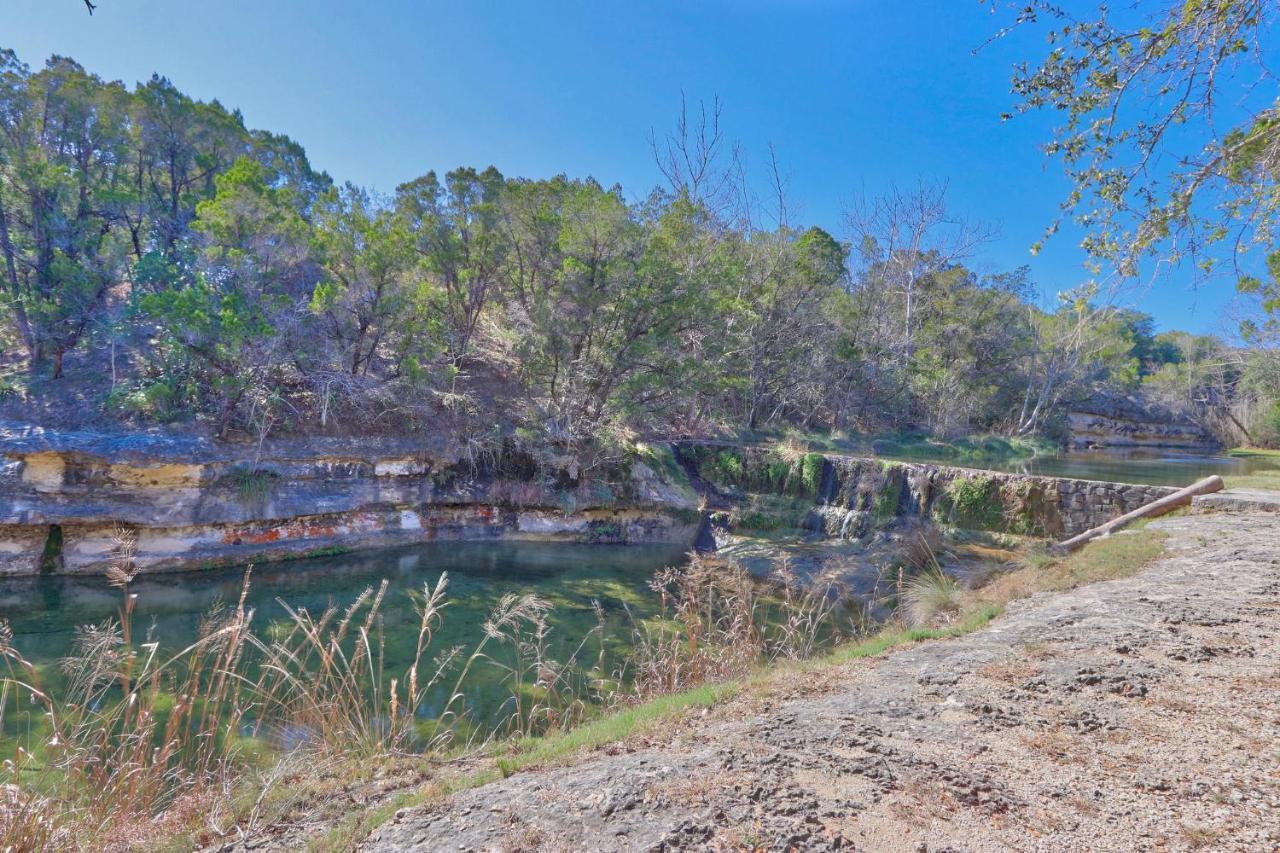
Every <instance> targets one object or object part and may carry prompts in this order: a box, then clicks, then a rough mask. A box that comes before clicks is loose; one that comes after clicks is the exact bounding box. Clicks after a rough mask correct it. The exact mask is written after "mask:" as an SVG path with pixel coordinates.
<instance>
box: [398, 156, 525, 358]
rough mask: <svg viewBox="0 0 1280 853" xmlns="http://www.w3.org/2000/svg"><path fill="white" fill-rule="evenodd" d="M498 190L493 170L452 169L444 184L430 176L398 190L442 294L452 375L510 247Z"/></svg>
mask: <svg viewBox="0 0 1280 853" xmlns="http://www.w3.org/2000/svg"><path fill="white" fill-rule="evenodd" d="M502 188H503V179H502V175H501V174H500V173H499V172H498V170H497V169H494V168H493V167H492V166H491V167H489V168H488V169H486V170H484V171H483V172H477V171H476V170H475V169H470V168H462V169H454V170H453V171H451V172H449V173H448V174H446V175H445V179H444V183H443V184H442V183H441V182H440V180H439V179H438V178H437V177H436V174H435V172H428V173H427V174H426V175H424V176H422V177H421V178H418V179H416V180H413V181H410V182H408V183H406V184H402V185H401V186H399V187H398V188H397V189H396V210H397V212H398V213H399V216H400V219H401V221H403V222H405V223H406V224H407V227H408V229H409V231H410V233H411V234H412V235H413V239H414V243H413V245H414V247H415V248H416V250H417V252H418V254H419V255H420V256H421V258H422V262H423V264H424V266H425V267H426V269H427V270H429V271H430V273H431V274H432V275H433V276H434V277H435V279H436V280H437V281H438V282H439V283H440V285H441V287H442V289H443V292H444V295H445V308H446V312H447V316H448V340H447V348H448V354H449V360H450V362H451V364H452V365H453V367H454V369H455V370H456V369H458V368H460V367H461V365H462V362H463V359H464V358H466V356H467V353H468V350H469V349H470V347H471V342H472V339H473V338H474V337H475V333H476V328H477V326H478V324H479V322H480V318H481V316H482V315H483V313H484V310H485V308H486V307H487V306H488V305H489V301H490V299H491V298H492V296H493V294H494V291H495V290H496V289H497V286H498V283H499V275H500V270H501V267H502V264H503V261H504V258H505V255H506V251H507V247H508V242H507V240H506V237H505V235H504V234H503V232H502V228H501V222H500V219H501V214H500V209H499V197H500V195H501V193H502Z"/></svg>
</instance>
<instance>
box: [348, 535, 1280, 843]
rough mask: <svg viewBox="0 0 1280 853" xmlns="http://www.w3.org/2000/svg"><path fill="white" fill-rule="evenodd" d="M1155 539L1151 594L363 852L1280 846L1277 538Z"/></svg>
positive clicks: (880, 666) (846, 671) (569, 771)
mask: <svg viewBox="0 0 1280 853" xmlns="http://www.w3.org/2000/svg"><path fill="white" fill-rule="evenodd" d="M1157 526H1158V527H1159V528H1161V529H1163V530H1165V531H1166V532H1167V533H1168V535H1169V538H1168V540H1167V542H1166V548H1167V550H1166V554H1165V556H1164V557H1162V558H1161V559H1160V560H1158V561H1157V562H1155V563H1153V564H1152V565H1150V566H1148V567H1147V568H1146V569H1144V570H1143V571H1141V572H1140V573H1139V574H1137V575H1136V576H1134V577H1131V578H1126V579H1122V580H1115V581H1107V582H1103V583H1097V584H1093V585H1090V586H1086V587H1082V588H1080V589H1077V590H1074V591H1071V592H1067V593H1060V594H1056V595H1039V596H1035V597H1032V598H1030V599H1027V600H1025V601H1023V602H1020V603H1018V604H1016V605H1014V606H1012V607H1011V608H1010V609H1009V611H1008V612H1007V613H1006V614H1005V615H1004V616H1002V617H1001V618H999V619H998V620H996V621H995V622H992V623H991V625H990V626H989V627H987V628H985V629H983V630H981V631H978V632H975V633H973V634H970V635H968V636H965V637H962V638H959V639H955V640H950V641H944V642H934V643H927V644H921V645H917V646H913V647H910V648H907V649H903V650H900V651H897V652H894V653H891V654H888V655H886V656H883V657H881V658H879V659H876V660H870V661H867V660H864V661H855V662H852V663H849V664H847V665H841V666H839V667H831V668H829V669H824V670H821V671H819V672H817V673H809V674H807V675H803V676H802V675H796V676H794V677H792V678H791V679H790V683H789V684H788V683H785V682H787V679H783V681H784V685H783V686H782V687H781V688H779V689H778V690H777V691H775V692H774V694H773V695H770V696H765V697H760V696H753V697H751V698H743V699H740V700H736V701H733V702H729V703H727V704H726V705H725V706H724V707H722V708H719V709H716V710H715V711H712V712H710V713H708V714H706V715H705V716H703V717H700V718H694V719H690V720H687V721H685V722H683V723H682V724H681V725H678V726H672V727H671V730H670V731H669V732H665V733H661V734H659V735H656V736H654V735H651V736H650V737H649V738H648V740H647V741H637V742H633V743H628V744H624V745H622V746H621V747H614V748H611V749H609V750H606V751H602V752H596V753H593V754H590V755H587V756H584V757H583V758H582V760H581V761H580V762H579V763H577V764H575V765H573V766H567V767H557V768H551V769H546V770H540V771H528V772H522V773H519V774H516V775H514V776H512V777H510V778H508V779H505V780H503V781H501V782H496V783H494V784H491V785H488V786H485V787H482V788H477V789H474V790H470V791H465V792H462V793H459V794H457V795H455V796H453V797H451V798H449V799H447V800H444V801H442V802H439V803H434V804H432V805H429V806H426V807H423V808H421V809H416V810H411V811H408V812H406V813H403V814H401V815H399V816H397V818H396V819H395V820H394V821H393V822H391V823H388V824H386V825H385V826H383V827H382V828H381V829H379V830H378V831H377V832H376V833H375V834H374V835H373V836H371V837H370V838H369V839H368V840H367V842H366V843H365V845H364V847H363V848H362V849H365V850H369V851H403V850H424V851H425V850H433V851H434V850H538V849H541V850H686V849H709V850H732V849H752V848H756V849H767V850H785V849H795V850H852V849H867V850H909V851H943V850H953V851H958V850H972V851H979V850H1011V849H1012V850H1045V851H1063V850H1089V851H1093V850H1165V849H1174V850H1181V849H1194V848H1201V849H1207V850H1277V849H1280V517H1277V516H1275V515H1263V514H1258V515H1239V514H1230V515H1228V514H1221V515H1191V516H1185V517H1179V518H1174V519H1168V520H1165V521H1162V522H1159V523H1158V524H1157ZM1119 535H1123V534H1119Z"/></svg>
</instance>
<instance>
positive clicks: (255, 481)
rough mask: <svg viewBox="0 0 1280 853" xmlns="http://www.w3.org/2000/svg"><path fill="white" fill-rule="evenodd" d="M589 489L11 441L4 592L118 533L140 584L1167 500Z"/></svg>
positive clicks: (692, 477) (677, 463) (763, 479)
mask: <svg viewBox="0 0 1280 853" xmlns="http://www.w3.org/2000/svg"><path fill="white" fill-rule="evenodd" d="M652 449H653V452H652V453H651V454H650V455H648V456H644V457H637V458H634V459H629V460H623V461H621V462H617V463H616V464H613V465H612V466H611V467H609V468H608V470H607V472H606V474H604V475H597V476H596V477H595V478H593V479H591V480H587V479H586V478H579V477H578V476H577V472H576V469H574V470H573V471H572V473H570V472H568V471H565V472H559V473H558V474H556V475H554V476H550V477H549V476H547V475H546V474H545V473H543V474H539V475H534V474H532V473H531V472H530V469H529V466H527V465H509V466H506V467H504V466H503V465H500V464H497V465H495V464H492V463H488V464H483V463H482V464H477V463H475V462H474V461H471V460H467V459H465V458H463V457H462V455H461V454H459V453H458V452H456V451H452V450H450V449H448V448H446V447H442V446H431V445H429V444H426V443H424V442H421V441H411V440H407V439H361V440H358V441H357V440H351V439H305V440H302V439H300V440H280V441H269V442H265V443H263V444H262V445H260V446H259V445H242V444H226V443H219V442H213V441H210V440H208V439H204V438H195V437H186V436H176V435H168V434H162V433H140V434H129V435H111V434H99V433H91V432H55V431H49V430H43V429H39V428H34V427H26V426H20V425H19V426H15V425H0V574H7V575H34V574H39V573H42V572H43V573H64V572H65V573H83V574H94V573H102V572H105V571H106V570H107V568H108V567H109V566H110V565H111V564H112V561H113V560H114V559H115V552H116V548H117V541H118V533H117V531H118V530H119V529H120V528H121V527H122V526H123V527H124V528H126V529H128V530H129V531H130V533H131V534H132V536H133V538H134V539H135V540H136V547H135V552H134V560H135V565H136V566H137V568H139V569H140V570H144V571H161V570H190V569H201V568H208V567H213V566H220V565H234V564H240V563H247V562H251V561H259V562H260V561H266V560H278V559H288V558H292V557H299V556H306V555H316V554H325V553H335V552H339V551H345V550H352V549H364V548H377V547H386V546H396V545H408V544H413V543H417V542H426V541H434V540H485V539H490V540H492V539H513V540H556V541H571V542H582V543H596V542H614V543H619V542H623V543H625V542H669V543H678V544H685V545H689V546H692V545H693V543H694V540H695V536H696V535H697V534H698V532H699V530H700V528H701V527H702V525H703V524H705V523H706V519H707V517H708V515H709V513H708V512H706V511H704V510H703V507H706V506H709V505H710V503H711V502H712V501H711V500H709V498H715V499H720V500H728V501H731V502H732V501H734V500H736V499H738V496H740V495H745V494H748V493H765V494H775V495H781V496H786V498H787V499H788V500H789V501H790V502H791V503H793V504H794V505H796V506H799V507H801V508H802V509H803V510H804V512H803V515H804V518H803V520H802V521H801V522H799V523H798V524H797V526H800V527H803V528H805V529H806V530H807V535H823V536H831V537H835V536H839V537H844V538H856V537H859V536H862V535H865V534H866V533H867V532H868V531H870V530H872V529H875V528H876V527H883V526H885V525H888V524H892V523H895V522H896V521H898V520H901V519H904V518H913V517H915V518H922V519H929V520H933V521H936V522H938V523H941V524H946V525H950V526H954V527H960V528H969V529H980V530H992V531H1002V532H1010V533H1016V534H1021V535H1028V536H1040V537H1047V538H1056V537H1060V536H1067V535H1072V534H1075V533H1078V532H1080V531H1082V530H1085V529H1087V528H1089V527H1092V526H1094V525H1096V524H1099V523H1101V522H1103V521H1106V520H1108V519H1110V518H1112V517H1114V516H1116V515H1118V514H1120V513H1123V512H1126V511H1128V510H1131V509H1134V508H1136V507H1138V506H1141V505H1142V504H1144V503H1147V502H1149V501H1151V500H1154V499H1155V498H1158V497H1161V496H1163V495H1165V494H1168V493H1170V492H1171V491H1173V490H1172V489H1169V488H1163V487H1154V486H1138V485H1125V484H1118V483H1102V482H1092V481H1085V480H1069V479H1060V478H1050V477H1036V476H1024V475H1018V474H1003V473H995V472H989V471H977V470H970V469H964V468H956V467H949V466H942V465H930V464H922V463H898V462H885V461H882V460H877V459H862V458H855V457H845V456H836V455H821V454H804V455H799V456H790V457H783V456H781V455H779V454H778V453H777V452H776V451H769V450H765V449H761V448H738V449H733V450H726V449H723V448H713V447H709V446H702V445H694V444H676V445H665V444H663V445H654V446H653V448H652Z"/></svg>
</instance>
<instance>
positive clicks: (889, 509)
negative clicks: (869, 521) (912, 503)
mask: <svg viewBox="0 0 1280 853" xmlns="http://www.w3.org/2000/svg"><path fill="white" fill-rule="evenodd" d="M902 486H903V478H902V475H901V474H900V473H899V472H897V471H895V470H894V468H893V467H892V466H888V467H886V474H885V481H884V484H883V485H882V486H881V488H880V491H879V492H877V493H876V498H875V502H874V503H873V504H872V507H871V515H872V517H873V518H875V520H876V521H888V520H890V519H892V518H896V517H897V515H898V506H899V505H900V504H901V503H902Z"/></svg>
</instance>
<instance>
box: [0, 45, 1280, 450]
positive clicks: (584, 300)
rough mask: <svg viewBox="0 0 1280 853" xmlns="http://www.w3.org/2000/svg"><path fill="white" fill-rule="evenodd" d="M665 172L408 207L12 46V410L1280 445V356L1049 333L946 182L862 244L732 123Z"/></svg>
mask: <svg viewBox="0 0 1280 853" xmlns="http://www.w3.org/2000/svg"><path fill="white" fill-rule="evenodd" d="M654 151H655V154H656V155H657V158H658V162H659V166H660V167H661V171H662V173H663V174H664V175H665V177H666V179H667V186H665V187H664V188H661V189H655V190H654V191H652V192H651V193H650V194H649V195H648V196H647V197H645V198H643V199H642V200H639V201H631V200H628V199H627V198H626V197H625V196H624V194H623V193H622V191H621V189H620V188H619V187H616V186H615V187H606V186H603V185H601V184H600V183H597V182H596V181H595V180H593V179H590V178H587V179H575V178H569V177H566V176H564V175H559V176H555V177H552V178H549V179H540V180H533V179H526V178H511V177H507V176H504V175H502V174H500V173H499V172H498V171H497V170H496V169H493V168H489V169H486V170H483V171H480V170H476V169H472V168H459V169H455V170H453V171H450V172H448V173H447V174H445V175H443V176H440V175H437V174H436V173H435V172H428V173H427V174H425V175H423V176H422V177H420V178H417V179H415V180H412V181H408V182H406V183H404V184H402V185H401V186H399V187H397V188H396V190H395V193H394V194H393V195H392V196H390V197H385V198H384V197H379V196H376V195H374V194H372V193H370V192H367V191H365V190H363V189H361V188H359V187H355V186H352V185H350V184H345V185H341V186H338V185H335V184H334V182H333V181H332V180H331V179H330V178H329V176H328V175H326V174H323V173H319V172H316V171H315V170H314V169H313V168H312V167H311V165H310V163H309V162H308V160H307V157H306V154H305V152H304V151H303V149H302V148H301V146H299V145H298V144H297V143H295V142H293V141H292V140H290V139H288V138H286V137H283V136H278V135H275V134H271V133H268V132H264V131H259V130H250V129H248V128H246V127H245V124H244V121H243V118H242V117H241V116H240V115H239V113H237V112H235V111H230V110H227V109H226V108H224V107H223V106H222V105H221V104H219V103H218V102H216V101H213V102H209V103H204V102H200V101H197V100H194V99H192V98H190V97H188V96H186V95H184V94H183V93H181V92H180V91H178V90H177V89H176V88H175V87H174V86H173V85H172V84H171V83H170V82H169V81H168V80H166V79H164V78H161V77H153V78H152V79H151V80H149V81H147V82H146V83H143V84H139V85H137V86H136V87H135V88H133V89H132V90H130V89H128V88H127V87H125V86H124V85H122V84H120V83H116V82H107V81H104V80H102V79H101V78H99V77H98V76H96V75H94V74H91V73H89V72H87V71H86V70H85V69H84V68H82V67H81V66H80V65H78V64H77V63H75V62H74V61H72V60H70V59H67V58H64V57H57V56H55V57H53V58H52V59H50V60H49V62H48V63H47V64H46V66H45V67H44V68H43V69H41V70H38V71H32V70H31V69H29V68H28V67H27V66H25V65H23V64H22V63H21V62H19V60H18V58H17V57H16V56H15V55H14V54H13V53H12V52H11V51H4V52H0V252H2V255H3V269H0V280H2V281H3V300H2V302H0V313H2V314H3V320H4V322H5V326H6V331H5V332H4V333H3V335H4V337H3V338H0V342H3V344H4V347H5V356H4V359H3V361H0V371H4V372H3V374H0V395H4V394H7V395H8V396H9V398H10V399H9V403H10V404H11V405H16V404H14V402H13V400H14V398H21V399H23V400H26V401H27V402H32V401H35V402H38V401H39V400H40V399H42V398H43V399H46V400H56V399H59V394H61V393H63V391H62V390H61V389H66V388H72V387H74V388H78V389H80V396H79V397H77V398H76V399H81V400H84V401H86V402H85V403H84V405H85V406H87V408H88V409H91V410H92V411H93V413H94V414H95V416H97V417H100V418H102V419H104V420H108V421H115V422H120V423H129V424H142V423H156V422H162V423H165V422H170V423H171V422H181V423H188V424H195V425H203V427H204V428H207V429H210V430H212V431H214V432H216V433H219V434H227V433H229V432H232V431H239V432H249V433H251V434H256V435H259V436H262V435H266V434H267V433H268V432H271V431H297V432H327V433H335V434H362V433H367V432H370V431H378V432H404V433H412V432H417V431H423V430H432V429H447V430H451V431H453V433H454V434H457V435H467V436H472V437H486V436H487V437H490V438H494V437H497V438H496V439H495V440H500V439H501V437H502V436H510V435H518V436H526V437H529V438H531V439H537V440H539V441H542V442H544V443H546V442H551V443H556V442H559V443H564V444H567V445H571V444H575V443H582V442H588V441H599V440H602V439H605V438H608V439H612V438H616V437H624V438H625V437H627V436H634V435H639V434H663V435H672V434H697V433H706V432H709V431H716V430H750V429H756V430H764V429H775V428H798V429H806V430H849V431H879V430H890V429H918V430H927V431H929V432H934V433H939V434H959V433H968V432H977V431H999V432H1004V433H1008V434H1044V433H1048V434H1053V433H1054V431H1055V430H1057V429H1058V428H1059V427H1060V424H1061V415H1062V413H1063V411H1064V409H1065V408H1066V407H1067V406H1069V405H1071V404H1073V403H1077V402H1079V401H1080V400H1082V399H1084V398H1087V397H1089V396H1091V395H1094V394H1097V393H1099V392H1110V393H1132V392H1135V391H1137V390H1139V389H1140V388H1142V387H1143V386H1147V389H1148V391H1149V392H1151V393H1152V394H1153V395H1154V397H1156V398H1158V399H1159V400H1160V401H1161V402H1162V403H1163V404H1164V405H1167V406H1168V407H1170V408H1175V409H1177V410H1178V411H1179V412H1182V413H1184V414H1189V415H1191V416H1193V417H1197V418H1202V419H1203V420H1204V421H1205V422H1206V423H1208V422H1213V423H1215V424H1225V425H1226V426H1225V427H1224V428H1226V429H1236V428H1238V429H1240V430H1244V431H1251V432H1256V433H1258V435H1255V436H1254V437H1255V438H1260V437H1261V438H1260V440H1271V439H1267V438H1265V437H1264V436H1263V434H1264V433H1265V431H1266V429H1267V428H1268V427H1266V422H1267V418H1268V417H1271V418H1273V419H1274V420H1275V421H1276V426H1275V432H1276V433H1277V434H1280V412H1277V411H1275V404H1274V402H1273V401H1274V400H1275V399H1276V398H1277V396H1278V395H1277V393H1276V392H1277V386H1278V383H1277V381H1276V380H1275V378H1274V374H1275V371H1274V370H1271V369H1270V368H1269V367H1267V365H1269V364H1270V362H1268V361H1267V360H1266V359H1264V358H1262V357H1261V356H1259V355H1257V353H1266V352H1270V350H1269V349H1268V348H1267V347H1265V346H1261V345H1259V346H1258V347H1256V348H1255V349H1254V350H1242V349H1238V348H1231V347H1228V346H1226V345H1225V344H1223V343H1222V342H1220V341H1218V340H1216V339H1211V338H1193V337H1191V336H1187V335H1181V334H1166V335H1155V334H1153V332H1152V327H1151V321H1150V318H1148V317H1146V316H1145V315H1142V314H1138V313H1135V312H1129V311H1116V310H1111V309H1107V308H1105V307H1102V306H1099V305H1098V304H1097V301H1096V298H1095V296H1096V295H1095V293H1094V292H1093V291H1092V290H1090V289H1089V288H1087V287H1086V288H1081V289H1079V290H1077V291H1075V292H1072V293H1069V294H1064V295H1063V296H1062V297H1061V300H1060V304H1059V305H1057V306H1055V307H1054V309H1053V310H1049V311H1046V310H1042V309H1041V308H1038V307H1036V304H1035V301H1034V287H1033V283H1032V282H1031V281H1030V278H1029V274H1028V271H1027V270H1026V269H1016V270H1010V271H1005V272H998V273H979V272H977V271H975V269H973V268H972V266H970V264H971V263H972V259H973V258H974V257H976V256H977V255H978V254H979V253H980V252H981V249H982V245H983V243H984V241H985V240H986V239H987V238H988V237H989V234H988V233H987V232H986V231H985V230H984V229H983V228H981V227H978V226H973V225H970V224H967V223H964V222H958V221H957V220H956V218H955V217H954V215H953V214H951V213H950V212H948V210H947V208H946V199H945V187H944V186H940V185H921V186H919V187H916V188H913V189H911V190H909V191H897V192H893V193H890V194H889V195H887V196H885V197H882V198H877V199H870V200H866V201H863V202H860V203H858V204H855V205H854V206H853V207H852V209H851V212H850V214H849V217H848V223H847V228H846V232H847V233H844V234H842V235H840V238H839V239H837V237H834V236H832V235H831V234H829V233H827V232H826V231H823V230H822V229H820V228H816V227H799V226H794V225H792V224H790V223H789V221H788V218H787V214H786V207H785V199H783V198H782V193H781V192H778V193H777V196H778V199H777V202H776V203H771V204H770V205H768V207H769V210H768V211H765V210H764V209H763V208H764V207H765V205H762V204H761V203H760V202H758V201H757V200H755V199H753V198H752V197H751V196H750V194H749V193H748V192H747V191H746V190H744V189H742V182H741V181H740V180H739V179H738V178H737V174H738V169H737V167H736V164H735V163H734V162H733V161H734V155H733V152H732V150H730V149H728V148H727V146H725V145H724V144H723V142H722V140H721V138H720V133H719V125H718V117H717V115H716V114H715V111H714V110H713V111H712V114H711V115H709V116H708V115H707V114H706V113H705V112H703V113H701V114H699V115H697V116H694V117H693V120H692V121H691V120H690V116H689V115H688V114H687V113H686V112H684V111H682V113H681V115H680V118H679V121H678V123H677V125H676V128H675V130H673V132H672V133H671V134H669V135H667V136H665V137H663V138H662V139H661V140H655V141H654ZM777 183H778V184H780V183H781V182H777ZM80 414H81V415H83V414H84V413H83V412H81V413H80ZM1232 420H1234V421H1235V424H1234V425H1233V424H1232V423H1231V421H1232Z"/></svg>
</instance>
